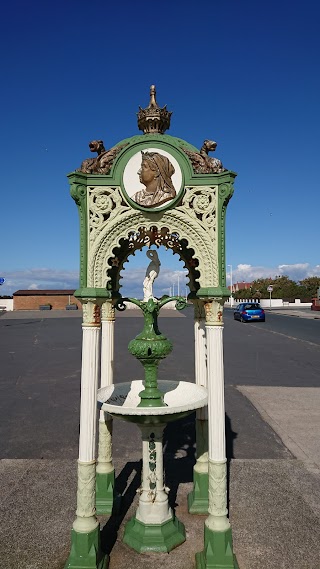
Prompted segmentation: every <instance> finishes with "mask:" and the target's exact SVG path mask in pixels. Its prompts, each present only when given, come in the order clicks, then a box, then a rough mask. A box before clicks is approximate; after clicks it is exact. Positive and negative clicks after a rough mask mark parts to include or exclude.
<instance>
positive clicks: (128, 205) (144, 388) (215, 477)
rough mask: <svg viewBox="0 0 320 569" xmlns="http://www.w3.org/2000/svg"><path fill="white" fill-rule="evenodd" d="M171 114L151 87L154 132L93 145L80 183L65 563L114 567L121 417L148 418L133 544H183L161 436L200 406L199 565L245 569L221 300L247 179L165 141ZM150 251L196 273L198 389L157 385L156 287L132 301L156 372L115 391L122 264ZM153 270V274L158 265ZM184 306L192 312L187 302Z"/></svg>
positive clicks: (161, 353) (141, 117)
mask: <svg viewBox="0 0 320 569" xmlns="http://www.w3.org/2000/svg"><path fill="white" fill-rule="evenodd" d="M170 120H171V113H170V112H169V111H168V110H167V109H166V107H163V108H161V107H159V105H158V103H157V101H156V92H155V88H154V86H152V87H151V90H150V103H149V105H148V106H147V107H146V108H145V109H141V108H140V110H139V112H138V127H139V129H140V130H142V131H143V133H144V134H142V135H136V136H133V137H131V138H127V139H125V140H122V141H120V142H119V143H117V144H116V145H115V146H113V147H112V148H110V149H109V150H106V148H105V146H104V143H103V141H102V140H94V141H92V142H91V143H90V144H89V147H90V150H91V151H92V152H95V153H96V154H97V156H96V157H93V158H88V159H86V160H84V161H83V162H82V164H81V167H80V168H79V170H76V171H75V172H73V173H71V174H69V176H68V178H69V181H70V184H71V195H72V197H73V199H74V200H75V202H76V204H77V206H78V210H79V217H80V287H79V289H78V290H77V291H76V293H75V295H76V296H77V298H79V299H80V301H81V303H82V305H83V324H82V328H83V344H82V369H81V404H80V437H79V460H78V492H77V510H76V519H75V521H74V523H73V529H72V535H71V539H72V545H71V552H70V556H69V558H68V560H67V563H66V566H65V567H66V569H79V567H81V569H105V568H106V566H107V564H108V556H106V555H105V554H104V553H103V548H102V547H101V544H100V526H99V522H98V519H97V517H96V514H104V515H109V514H111V512H112V508H113V503H114V480H115V472H114V466H113V461H112V421H113V420H112V417H115V416H117V417H118V418H119V417H120V418H122V419H123V420H126V421H133V422H135V423H137V424H138V425H139V427H140V429H141V432H142V441H143V444H142V446H143V452H142V453H143V473H142V483H141V488H140V496H139V504H138V508H137V511H136V514H135V516H134V517H133V518H132V520H130V521H129V522H128V523H127V525H126V527H125V534H124V540H125V541H126V543H127V544H128V545H129V546H130V547H133V548H134V549H136V550H137V551H146V550H153V551H158V552H161V551H170V550H171V549H172V548H173V547H176V546H177V545H179V544H180V543H182V542H183V541H184V539H185V533H184V528H183V525H182V524H181V523H180V522H179V521H178V520H177V519H176V518H175V516H174V515H173V513H172V511H171V509H170V508H169V505H168V496H167V490H166V488H165V486H164V480H163V449H162V432H163V428H164V426H165V425H166V424H167V423H168V422H169V421H174V420H176V419H177V418H179V417H181V416H183V415H185V414H187V413H190V412H191V411H192V410H193V409H196V410H197V411H196V413H197V415H196V446H197V461H196V464H195V466H194V484H193V490H192V492H191V493H190V494H189V496H188V508H189V512H190V513H202V514H207V518H206V520H205V522H204V548H203V551H201V552H200V553H197V554H196V566H197V569H209V568H210V569H214V568H216V569H218V568H219V569H220V568H221V567H223V568H224V569H236V567H237V562H236V559H235V556H234V554H233V546H232V532H231V526H230V522H229V519H228V511H227V467H226V451H225V410H224V368H223V305H224V302H225V300H226V298H228V296H230V293H229V290H228V289H227V287H226V274H225V273H226V271H225V268H226V265H225V216H226V209H227V204H228V202H229V200H230V198H231V196H232V194H233V182H234V178H235V176H236V174H235V173H234V172H232V171H230V170H227V169H226V168H224V166H223V165H222V163H221V161H220V160H219V159H217V158H213V157H211V156H209V153H210V152H214V151H215V149H216V146H217V143H216V142H214V141H212V140H208V139H206V140H205V141H204V143H203V145H202V147H201V149H200V151H199V150H198V149H197V148H195V147H194V146H193V145H192V144H189V143H188V142H186V141H184V140H181V139H179V138H176V137H172V136H169V135H167V134H165V132H166V130H167V129H168V128H169V126H170ZM143 247H147V248H149V250H150V247H154V251H155V252H156V249H157V248H158V247H165V248H166V249H170V250H171V251H172V252H173V253H175V254H177V255H178V256H179V257H180V259H181V260H182V261H183V262H184V265H185V267H186V269H187V273H188V279H189V282H188V287H189V291H190V292H189V295H188V301H189V303H190V302H191V303H192V304H193V307H194V336H195V382H193V377H192V376H191V377H190V381H188V382H180V381H179V378H178V377H177V378H169V379H168V380H167V381H159V382H158V380H157V367H158V364H159V362H160V361H161V359H163V358H164V357H165V356H166V355H167V354H168V353H169V352H170V350H171V343H170V341H169V340H167V338H165V337H164V336H163V335H162V334H161V333H160V331H159V329H158V324H157V316H158V313H159V310H160V308H162V307H163V306H164V305H165V303H166V302H167V299H164V298H163V299H160V300H157V299H155V298H154V297H153V294H152V293H150V290H149V288H148V287H149V285H150V282H145V283H144V301H140V300H137V299H132V298H131V299H129V300H130V302H131V303H133V304H136V305H138V306H139V308H140V309H141V310H142V311H143V314H144V328H143V331H142V332H141V333H140V334H139V335H138V336H137V337H136V338H135V339H134V340H132V341H131V342H130V344H129V350H130V351H131V353H132V354H133V355H135V356H136V357H138V359H139V360H140V361H141V363H142V365H143V367H144V370H145V378H144V380H138V381H131V378H129V381H128V382H125V383H122V384H120V383H114V374H113V369H114V325H115V312H116V310H115V308H116V307H117V308H120V309H121V308H123V307H124V304H125V302H126V301H125V299H122V296H121V279H122V278H123V269H124V265H125V263H126V262H127V261H128V259H129V258H130V255H132V254H134V253H135V251H137V250H141V249H143ZM150 253H151V252H150ZM151 257H152V255H151ZM153 257H154V260H155V261H156V256H155V255H154V256H153ZM154 268H155V273H153V277H154V275H155V274H156V273H157V270H158V269H159V265H157V263H155V266H154ZM150 274H151V273H150ZM170 301H172V299H170ZM176 302H177V303H178V304H177V308H181V307H182V301H181V300H180V299H176ZM180 304H181V306H180ZM177 368H178V366H177ZM100 370H101V371H100ZM98 387H100V389H99V395H98V399H99V406H100V412H99V446H98V457H97V458H96V447H95V440H96V412H97V410H96V405H97V393H98ZM207 400H208V406H207V407H206V402H207ZM111 555H112V554H111Z"/></svg>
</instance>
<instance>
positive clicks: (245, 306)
mask: <svg viewBox="0 0 320 569" xmlns="http://www.w3.org/2000/svg"><path fill="white" fill-rule="evenodd" d="M233 318H234V319H235V320H240V322H252V321H254V320H255V321H257V322H265V320H266V315H265V312H264V310H263V308H261V306H260V304H259V303H258V302H242V303H241V304H239V305H238V306H237V308H235V310H234V312H233Z"/></svg>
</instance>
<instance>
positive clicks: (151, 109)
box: [137, 85, 172, 134]
mask: <svg viewBox="0 0 320 569" xmlns="http://www.w3.org/2000/svg"><path fill="white" fill-rule="evenodd" d="M137 115H138V127H139V129H140V130H142V131H143V132H144V134H157V133H158V134H163V133H164V132H165V131H166V130H168V129H169V128H170V118H171V115H172V113H171V112H170V111H167V107H166V105H165V106H164V107H163V108H161V107H159V105H158V103H157V101H156V86H155V85H151V87H150V103H149V105H148V106H147V107H146V108H145V109H142V108H141V107H139V112H138V113H137Z"/></svg>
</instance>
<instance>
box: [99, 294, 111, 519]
mask: <svg viewBox="0 0 320 569" xmlns="http://www.w3.org/2000/svg"><path fill="white" fill-rule="evenodd" d="M114 325H115V310H114V307H113V304H112V301H111V300H107V301H105V302H104V303H103V304H102V308H101V327H102V334H101V381H100V387H107V386H108V385H112V384H113V369H114ZM112 427H113V419H112V417H111V415H109V414H108V413H105V412H104V411H100V415H99V443H98V461H97V469H96V472H97V477H96V508H97V513H98V514H110V513H111V512H112V508H113V500H114V466H113V462H112Z"/></svg>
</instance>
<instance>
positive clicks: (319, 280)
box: [299, 277, 320, 298]
mask: <svg viewBox="0 0 320 569" xmlns="http://www.w3.org/2000/svg"><path fill="white" fill-rule="evenodd" d="M299 285H300V286H301V287H303V288H304V289H305V292H306V294H305V296H306V297H310V298H313V297H315V296H317V290H318V288H319V287H320V277H307V278H306V279H303V280H302V281H299Z"/></svg>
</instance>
